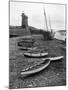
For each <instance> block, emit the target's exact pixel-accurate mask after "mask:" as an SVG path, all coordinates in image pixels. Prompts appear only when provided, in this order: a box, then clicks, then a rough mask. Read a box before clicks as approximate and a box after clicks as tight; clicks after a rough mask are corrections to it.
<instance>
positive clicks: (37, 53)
mask: <svg viewBox="0 0 68 90" xmlns="http://www.w3.org/2000/svg"><path fill="white" fill-rule="evenodd" d="M47 55H48V52H45V51H44V50H39V49H35V50H29V51H28V52H25V53H24V56H26V57H31V58H32V57H33V58H40V57H44V56H47Z"/></svg>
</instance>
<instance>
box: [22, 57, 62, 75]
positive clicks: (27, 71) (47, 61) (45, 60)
mask: <svg viewBox="0 0 68 90" xmlns="http://www.w3.org/2000/svg"><path fill="white" fill-rule="evenodd" d="M61 59H63V56H58V57H48V58H43V59H41V60H42V62H40V63H38V64H35V65H33V66H30V67H29V68H26V69H24V70H22V71H21V75H22V76H27V75H30V74H34V73H37V72H40V71H42V70H43V69H45V68H46V67H47V66H48V65H49V64H50V62H51V61H57V60H61Z"/></svg>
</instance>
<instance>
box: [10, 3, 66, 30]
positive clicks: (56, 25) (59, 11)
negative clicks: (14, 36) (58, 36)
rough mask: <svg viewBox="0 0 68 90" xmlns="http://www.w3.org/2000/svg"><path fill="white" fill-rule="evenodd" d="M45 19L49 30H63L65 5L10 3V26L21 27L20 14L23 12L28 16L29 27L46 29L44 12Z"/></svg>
mask: <svg viewBox="0 0 68 90" xmlns="http://www.w3.org/2000/svg"><path fill="white" fill-rule="evenodd" d="M43 8H45V12H46V17H47V25H48V29H49V30H50V24H49V20H50V22H51V29H54V30H55V31H56V30H65V5H58V4H42V3H26V2H10V25H12V26H20V25H21V19H22V17H21V14H22V12H24V13H25V14H26V15H27V16H28V24H29V26H33V27H36V28H39V29H46V24H45V18H44V10H43Z"/></svg>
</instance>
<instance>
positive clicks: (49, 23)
mask: <svg viewBox="0 0 68 90" xmlns="http://www.w3.org/2000/svg"><path fill="white" fill-rule="evenodd" d="M49 26H50V31H51V32H52V29H51V19H50V16H49Z"/></svg>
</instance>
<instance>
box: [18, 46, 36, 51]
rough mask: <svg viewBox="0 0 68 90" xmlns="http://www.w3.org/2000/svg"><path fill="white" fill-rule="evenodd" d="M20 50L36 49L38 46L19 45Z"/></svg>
mask: <svg viewBox="0 0 68 90" xmlns="http://www.w3.org/2000/svg"><path fill="white" fill-rule="evenodd" d="M18 49H19V50H35V49H37V47H18Z"/></svg>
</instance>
